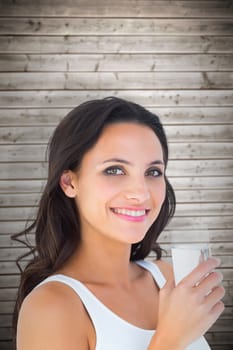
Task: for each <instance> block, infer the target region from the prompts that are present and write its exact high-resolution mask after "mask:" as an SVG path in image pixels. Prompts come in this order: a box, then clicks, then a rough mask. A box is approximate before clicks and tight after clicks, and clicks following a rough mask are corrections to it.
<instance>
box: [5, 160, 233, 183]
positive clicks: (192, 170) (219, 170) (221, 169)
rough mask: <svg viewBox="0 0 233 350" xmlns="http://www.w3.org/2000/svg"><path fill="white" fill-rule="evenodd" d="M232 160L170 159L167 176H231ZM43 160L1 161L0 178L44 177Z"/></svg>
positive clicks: (45, 166)
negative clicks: (27, 161)
mask: <svg viewBox="0 0 233 350" xmlns="http://www.w3.org/2000/svg"><path fill="white" fill-rule="evenodd" d="M232 171H233V160H231V159H230V160H221V159H219V160H209V159H207V160H202V159H201V160H183V161H182V160H170V163H169V165H168V171H167V175H168V176H179V174H181V173H182V174H185V176H203V175H204V176H232ZM46 177H47V164H46V163H45V162H35V163H32V162H29V163H24V162H23V163H2V164H1V172H0V179H2V180H9V179H22V178H23V179H34V180H36V179H45V178H46Z"/></svg>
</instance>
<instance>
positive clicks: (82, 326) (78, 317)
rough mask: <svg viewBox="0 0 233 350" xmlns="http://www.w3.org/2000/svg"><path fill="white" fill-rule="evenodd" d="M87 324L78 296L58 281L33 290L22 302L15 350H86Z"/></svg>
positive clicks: (88, 326) (87, 342)
mask: <svg viewBox="0 0 233 350" xmlns="http://www.w3.org/2000/svg"><path fill="white" fill-rule="evenodd" d="M89 328H90V321H89V318H88V316H87V314H86V312H85V309H84V307H83V305H82V303H81V301H80V299H79V298H77V296H75V298H74V295H73V292H72V291H70V290H69V288H68V287H67V286H63V285H61V284H60V283H57V282H50V283H47V284H45V285H42V286H40V287H38V288H37V289H35V290H33V291H32V292H31V293H30V294H29V295H28V296H27V298H26V299H25V300H24V302H23V304H22V307H21V310H20V314H19V321H18V327H17V350H31V349H33V350H41V349H43V350H52V349H56V350H66V349H69V350H77V344H78V348H79V349H80V350H87V349H88V348H89V340H88V329H89Z"/></svg>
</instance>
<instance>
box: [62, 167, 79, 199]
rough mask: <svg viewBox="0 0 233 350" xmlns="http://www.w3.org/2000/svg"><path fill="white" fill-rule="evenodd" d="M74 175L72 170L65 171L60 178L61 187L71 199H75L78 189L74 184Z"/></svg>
mask: <svg viewBox="0 0 233 350" xmlns="http://www.w3.org/2000/svg"><path fill="white" fill-rule="evenodd" d="M73 178H74V173H73V172H72V171H70V170H67V171H65V172H64V173H63V174H62V176H61V177H60V182H59V184H60V186H61V189H62V190H63V192H64V193H65V195H66V196H67V197H69V198H74V197H75V196H76V194H77V192H76V187H75V185H74V184H73V183H74V181H73Z"/></svg>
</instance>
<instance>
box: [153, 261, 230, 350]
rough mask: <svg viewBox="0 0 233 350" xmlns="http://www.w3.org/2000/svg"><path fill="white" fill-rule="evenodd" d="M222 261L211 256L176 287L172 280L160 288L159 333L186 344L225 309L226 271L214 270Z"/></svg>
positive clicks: (178, 343) (177, 342)
mask: <svg viewBox="0 0 233 350" xmlns="http://www.w3.org/2000/svg"><path fill="white" fill-rule="evenodd" d="M219 263H220V261H219V260H217V259H215V258H210V259H208V260H207V261H204V262H202V263H201V264H200V265H198V266H197V267H196V268H195V269H194V270H193V271H192V272H191V273H190V274H189V275H188V276H186V277H185V278H184V279H183V280H182V281H180V283H179V284H178V285H177V286H176V287H174V281H172V282H171V281H168V282H167V283H166V285H165V286H164V287H163V288H162V289H161V290H160V300H159V313H158V325H157V332H156V334H157V336H159V335H161V336H162V338H163V335H164V339H168V338H169V341H168V343H169V344H173V346H172V348H173V349H176V347H177V349H180V348H185V347H186V346H187V345H188V344H190V343H192V342H193V341H194V340H196V339H198V338H199V337H200V336H201V335H203V334H204V333H205V332H206V331H207V330H208V329H209V328H210V327H211V326H212V325H213V323H214V322H215V321H216V320H217V319H218V317H219V316H220V314H221V313H222V312H223V310H224V304H223V303H222V301H221V299H222V298H223V296H224V294H225V290H224V288H223V287H222V286H220V283H221V281H222V274H221V273H219V272H216V271H213V270H214V269H215V268H216V267H217V266H219Z"/></svg>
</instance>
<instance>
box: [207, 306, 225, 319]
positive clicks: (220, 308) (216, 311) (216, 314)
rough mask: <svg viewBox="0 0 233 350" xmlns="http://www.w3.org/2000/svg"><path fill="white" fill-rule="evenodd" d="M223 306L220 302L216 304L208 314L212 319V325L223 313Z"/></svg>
mask: <svg viewBox="0 0 233 350" xmlns="http://www.w3.org/2000/svg"><path fill="white" fill-rule="evenodd" d="M224 309H225V306H224V304H223V302H222V301H219V302H217V303H216V304H215V305H214V307H213V308H212V310H211V312H210V314H209V315H210V316H211V318H212V324H213V323H214V322H215V321H216V320H217V319H218V318H219V316H220V315H221V314H222V313H223V311H224Z"/></svg>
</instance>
